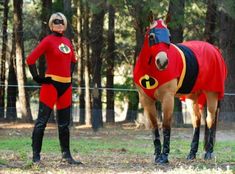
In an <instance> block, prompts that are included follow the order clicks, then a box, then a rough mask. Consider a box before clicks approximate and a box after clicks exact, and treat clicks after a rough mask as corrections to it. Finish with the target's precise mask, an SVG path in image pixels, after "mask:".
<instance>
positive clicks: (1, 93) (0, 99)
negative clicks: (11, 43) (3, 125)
mask: <svg viewBox="0 0 235 174" xmlns="http://www.w3.org/2000/svg"><path fill="white" fill-rule="evenodd" d="M8 2H9V1H8V0H5V1H4V12H3V13H4V15H3V23H2V35H3V36H2V56H1V64H0V65H1V71H0V118H4V115H5V79H6V58H7V42H8V37H7V36H8V33H7V26H8V25H7V20H8V11H9V7H8Z"/></svg>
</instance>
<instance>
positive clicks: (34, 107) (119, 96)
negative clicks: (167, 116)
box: [0, 85, 235, 124]
mask: <svg viewBox="0 0 235 174" xmlns="http://www.w3.org/2000/svg"><path fill="white" fill-rule="evenodd" d="M0 86H1V85H0ZM2 86H3V85H2ZM8 87H16V88H18V87H19V86H18V85H8ZM24 87H25V88H26V89H27V91H28V93H29V95H30V109H31V113H32V116H33V119H36V118H37V114H38V106H39V101H38V100H39V89H40V86H38V85H35V86H32V85H25V86H24ZM98 89H99V91H100V93H101V94H102V111H101V112H102V115H103V121H104V122H105V121H106V114H107V113H109V112H113V113H114V118H115V122H119V121H124V120H125V119H126V116H127V111H128V101H129V100H128V97H129V96H130V93H136V92H137V90H136V89H134V88H98ZM81 90H85V87H81V86H78V87H76V86H74V87H73V96H72V101H73V102H72V118H73V121H74V122H79V121H80V114H81V113H85V109H81V108H80V103H79V96H80V92H81ZM93 90H94V88H90V91H91V92H92V91H93ZM107 91H113V95H114V96H113V98H114V102H115V104H114V110H111V111H109V110H107V109H106V106H107V105H106V104H107V103H106V94H107ZM224 98H225V99H226V100H230V99H231V101H235V93H225V97H224ZM8 102H9V101H8ZM13 102H15V101H14V100H13ZM227 105H230V106H227ZM227 105H226V106H225V107H230V108H232V110H231V112H230V111H229V110H226V111H223V109H222V112H221V114H220V118H219V120H221V121H225V122H230V121H234V122H235V112H234V110H235V109H234V108H235V103H233V102H230V103H229V104H227ZM15 113H17V118H21V103H20V102H19V101H18V100H17V101H16V107H13V108H9V107H8V108H6V107H5V108H0V115H1V117H3V114H4V117H5V118H6V117H7V116H8V117H9V116H10V117H11V114H12V115H14V114H15ZM54 113H56V112H54ZM128 113H129V114H133V115H137V118H138V119H140V120H141V121H142V120H143V118H144V116H143V109H142V107H141V105H140V104H139V107H138V109H137V110H129V111H128ZM9 114H10V115H9ZM159 114H161V112H159ZM54 115H55V114H54ZM174 116H175V117H178V116H181V117H182V116H183V118H182V119H183V123H185V124H190V123H191V116H190V114H189V112H188V110H187V105H186V104H185V103H184V102H182V113H181V112H180V113H179V112H174ZM176 120H177V118H176Z"/></svg>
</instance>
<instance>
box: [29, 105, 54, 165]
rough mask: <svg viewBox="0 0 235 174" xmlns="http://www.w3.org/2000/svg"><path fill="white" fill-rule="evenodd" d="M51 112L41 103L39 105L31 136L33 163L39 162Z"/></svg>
mask: <svg viewBox="0 0 235 174" xmlns="http://www.w3.org/2000/svg"><path fill="white" fill-rule="evenodd" d="M51 111H52V109H51V108H49V107H48V106H46V105H45V104H43V103H41V102H40V103H39V111H38V118H37V120H36V123H35V126H34V130H33V134H32V148H33V162H35V163H36V162H39V161H40V152H41V148H42V140H43V135H44V130H45V127H46V124H47V122H48V119H49V117H50V114H51Z"/></svg>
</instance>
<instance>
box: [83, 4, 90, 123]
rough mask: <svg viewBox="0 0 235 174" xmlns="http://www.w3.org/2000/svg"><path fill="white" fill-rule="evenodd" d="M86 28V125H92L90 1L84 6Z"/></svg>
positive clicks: (84, 34) (84, 31)
mask: <svg viewBox="0 0 235 174" xmlns="http://www.w3.org/2000/svg"><path fill="white" fill-rule="evenodd" d="M84 10H85V11H84V30H83V35H82V38H83V39H84V42H83V44H82V47H83V49H84V79H85V112H86V113H85V122H86V125H91V92H90V46H89V14H90V10H89V7H88V2H87V1H86V2H85V7H84Z"/></svg>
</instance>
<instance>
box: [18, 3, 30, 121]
mask: <svg viewBox="0 0 235 174" xmlns="http://www.w3.org/2000/svg"><path fill="white" fill-rule="evenodd" d="M13 6H14V25H15V31H14V32H15V41H16V72H17V82H18V91H19V93H18V95H19V102H20V104H21V105H20V113H21V117H22V121H24V122H32V114H31V109H30V105H29V98H28V95H27V91H26V90H25V81H26V79H25V77H26V74H25V61H24V59H23V56H24V45H23V21H22V9H23V0H14V1H13Z"/></svg>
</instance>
